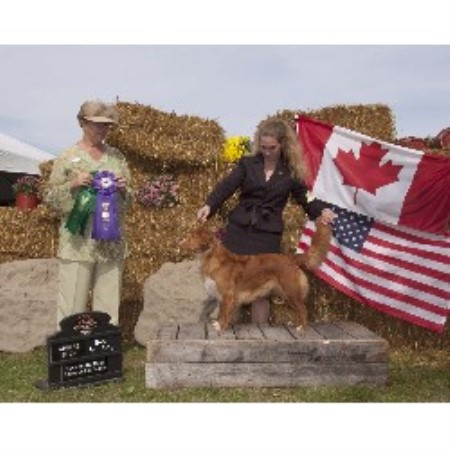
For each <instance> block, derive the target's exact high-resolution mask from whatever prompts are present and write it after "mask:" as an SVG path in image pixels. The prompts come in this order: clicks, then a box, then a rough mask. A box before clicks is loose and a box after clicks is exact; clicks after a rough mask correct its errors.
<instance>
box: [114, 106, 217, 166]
mask: <svg viewBox="0 0 450 450" xmlns="http://www.w3.org/2000/svg"><path fill="white" fill-rule="evenodd" d="M116 106H117V109H118V110H119V113H120V126H119V127H117V128H116V129H115V130H113V131H112V132H111V133H110V135H109V136H108V142H109V143H110V144H111V145H114V146H115V147H117V148H120V150H121V151H122V152H123V153H124V154H125V156H126V157H127V158H128V159H129V160H130V162H131V163H133V162H137V163H139V165H141V164H142V163H143V162H144V161H147V162H149V163H151V164H155V165H156V166H157V167H158V169H159V170H164V169H169V170H170V169H172V167H173V166H184V167H185V168H189V169H192V168H194V167H203V166H211V165H214V163H215V161H216V155H217V152H218V151H219V150H220V148H221V147H222V145H223V143H224V141H225V134H224V131H223V129H222V128H221V127H220V126H219V125H218V123H217V122H216V121H214V120H208V119H202V118H199V117H196V116H188V115H177V114H175V113H166V112H162V111H158V110H157V109H155V108H152V107H150V106H144V105H140V104H137V103H135V104H133V103H126V102H118V103H117V105H116Z"/></svg>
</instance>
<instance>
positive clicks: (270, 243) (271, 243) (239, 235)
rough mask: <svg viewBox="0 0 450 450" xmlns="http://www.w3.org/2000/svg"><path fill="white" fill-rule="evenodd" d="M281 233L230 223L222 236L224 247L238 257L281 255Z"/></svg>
mask: <svg viewBox="0 0 450 450" xmlns="http://www.w3.org/2000/svg"><path fill="white" fill-rule="evenodd" d="M281 238H282V234H281V233H269V232H267V231H261V230H255V228H254V227H252V226H242V225H237V224H234V223H228V224H227V226H226V228H225V232H224V234H223V236H222V243H223V245H224V246H225V247H226V248H227V249H228V250H229V251H230V252H232V253H236V254H238V255H257V254H259V253H281Z"/></svg>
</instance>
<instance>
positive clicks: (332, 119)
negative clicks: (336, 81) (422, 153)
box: [276, 103, 396, 142]
mask: <svg viewBox="0 0 450 450" xmlns="http://www.w3.org/2000/svg"><path fill="white" fill-rule="evenodd" d="M297 114H304V115H307V116H310V117H312V118H314V119H317V120H320V121H322V122H327V123H330V124H333V125H338V126H341V127H344V128H349V129H351V130H354V131H359V132H360V133H363V134H367V135H368V136H371V137H373V138H376V139H381V140H383V141H388V142H392V141H393V140H394V139H395V135H396V131H395V119H394V115H393V113H392V111H391V109H390V108H389V106H387V105H383V104H381V103H376V104H369V105H333V106H327V107H325V108H319V109H309V110H305V111H303V110H287V109H285V110H281V111H279V112H278V113H277V114H276V115H277V116H279V117H282V118H283V119H285V120H287V121H291V122H294V120H295V116H296V115H297Z"/></svg>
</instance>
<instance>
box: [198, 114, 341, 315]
mask: <svg viewBox="0 0 450 450" xmlns="http://www.w3.org/2000/svg"><path fill="white" fill-rule="evenodd" d="M305 178H306V165H305V162H304V161H303V157H302V151H301V149H300V146H299V144H298V141H297V138H296V135H295V132H294V130H293V129H292V128H291V127H290V126H289V124H288V123H287V122H285V121H284V120H282V119H278V118H270V119H267V120H264V121H263V122H261V123H260V124H259V126H258V127H257V130H256V133H255V137H254V140H253V152H252V155H251V156H248V157H243V158H241V159H240V160H239V162H238V164H237V165H236V167H235V168H234V169H233V170H232V171H231V172H230V174H229V175H228V176H226V177H225V178H224V179H223V180H222V181H221V182H220V183H219V184H218V185H217V186H216V187H215V189H214V190H213V191H212V193H211V194H210V195H209V196H208V198H207V200H206V202H205V205H204V206H203V207H202V208H200V209H199V211H198V213H197V218H198V220H199V221H201V222H204V221H206V220H207V219H208V218H209V217H211V216H213V215H214V214H215V213H216V211H217V210H218V209H219V208H220V206H221V205H222V204H223V203H224V202H225V201H226V200H227V199H228V198H229V197H230V196H231V195H232V194H233V193H234V192H236V191H237V190H238V189H239V191H240V195H239V202H238V204H237V206H236V207H235V208H234V209H233V210H232V211H231V212H230V214H229V216H228V223H227V226H226V229H225V233H224V236H223V244H224V245H225V247H226V248H227V249H228V250H230V251H231V252H233V253H237V254H241V255H254V254H259V253H280V252H281V239H282V233H283V228H284V225H283V218H282V213H283V209H284V207H285V206H286V203H287V201H288V198H289V196H292V197H293V198H294V200H295V201H296V202H297V203H298V204H299V205H301V206H302V207H303V209H304V210H305V212H306V213H307V214H308V216H309V217H310V218H311V219H316V218H317V217H319V216H320V217H321V220H322V222H323V223H324V224H329V223H331V222H332V220H333V219H334V217H335V214H334V212H333V211H332V210H331V209H329V208H327V205H326V203H324V202H322V201H320V200H317V199H315V200H311V201H309V200H308V196H307V193H308V191H307V188H306V186H305V184H304V182H303V180H304V179H305ZM269 315H270V303H269V300H267V299H265V298H261V299H260V300H258V301H255V302H253V303H252V304H251V320H252V322H253V323H264V322H267V321H268V319H269Z"/></svg>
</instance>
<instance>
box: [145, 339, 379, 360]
mask: <svg viewBox="0 0 450 450" xmlns="http://www.w3.org/2000/svg"><path fill="white" fill-rule="evenodd" d="M147 361H151V362H161V363H163V362H165V363H172V362H183V363H191V362H194V363H196V362H199V363H215V362H228V363H236V362H247V363H261V362H270V363H275V362H292V363H294V362H295V363H297V364H306V363H310V362H314V363H318V362H322V363H330V362H343V361H347V362H349V363H351V362H361V363H362V362H385V361H386V346H385V343H384V342H382V341H378V342H376V341H374V342H370V343H368V342H364V341H361V342H358V341H323V340H322V341H320V342H317V341H308V340H303V341H295V340H293V339H291V340H290V341H275V340H264V341H262V340H256V339H249V340H219V339H218V340H192V341H184V340H176V341H174V340H170V341H168V340H165V341H161V340H150V341H149V342H148V343H147Z"/></svg>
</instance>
